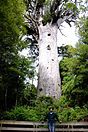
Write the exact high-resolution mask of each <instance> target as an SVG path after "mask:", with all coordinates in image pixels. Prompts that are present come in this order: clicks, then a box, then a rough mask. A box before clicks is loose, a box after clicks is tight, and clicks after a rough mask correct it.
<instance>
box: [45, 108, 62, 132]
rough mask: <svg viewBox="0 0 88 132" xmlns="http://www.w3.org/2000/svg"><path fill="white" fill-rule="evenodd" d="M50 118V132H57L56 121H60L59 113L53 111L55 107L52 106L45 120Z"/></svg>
mask: <svg viewBox="0 0 88 132" xmlns="http://www.w3.org/2000/svg"><path fill="white" fill-rule="evenodd" d="M46 119H48V129H49V132H55V121H56V120H57V121H58V122H59V119H58V116H57V114H56V113H55V112H54V111H53V108H52V107H51V108H50V109H49V112H48V114H47V115H46V117H45V119H44V121H45V120H46Z"/></svg>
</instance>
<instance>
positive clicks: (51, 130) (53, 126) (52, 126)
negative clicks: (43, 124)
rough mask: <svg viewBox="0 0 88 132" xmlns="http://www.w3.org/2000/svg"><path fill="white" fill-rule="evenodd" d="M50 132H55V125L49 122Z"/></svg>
mask: <svg viewBox="0 0 88 132" xmlns="http://www.w3.org/2000/svg"><path fill="white" fill-rule="evenodd" d="M48 128H49V132H55V123H53V122H48Z"/></svg>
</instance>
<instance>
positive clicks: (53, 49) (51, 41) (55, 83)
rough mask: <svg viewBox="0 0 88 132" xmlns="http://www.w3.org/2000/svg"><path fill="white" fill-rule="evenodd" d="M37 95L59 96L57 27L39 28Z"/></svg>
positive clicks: (41, 26) (48, 25) (49, 25)
mask: <svg viewBox="0 0 88 132" xmlns="http://www.w3.org/2000/svg"><path fill="white" fill-rule="evenodd" d="M38 95H39V96H42V95H46V96H50V97H54V98H60V96H61V82H60V73H59V62H58V53H57V26H56V25H51V24H49V23H47V25H45V26H43V25H42V24H41V25H40V26H39V80H38Z"/></svg>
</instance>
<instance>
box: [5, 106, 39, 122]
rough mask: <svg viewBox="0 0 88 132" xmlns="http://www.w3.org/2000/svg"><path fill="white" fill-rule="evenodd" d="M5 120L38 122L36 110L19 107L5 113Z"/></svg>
mask: <svg viewBox="0 0 88 132" xmlns="http://www.w3.org/2000/svg"><path fill="white" fill-rule="evenodd" d="M3 119H7V120H28V121H37V120H39V119H38V116H37V114H36V110H35V109H32V108H31V107H26V106H18V107H15V109H11V111H7V112H5V113H4V116H3Z"/></svg>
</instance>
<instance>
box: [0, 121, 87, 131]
mask: <svg viewBox="0 0 88 132" xmlns="http://www.w3.org/2000/svg"><path fill="white" fill-rule="evenodd" d="M3 131H11V132H12V131H14V132H15V131H16V132H18V131H20V132H22V131H25V132H48V128H47V123H41V122H29V121H12V120H11V121H7V120H6V121H0V132H3ZM56 132H88V122H70V123H61V124H59V123H56Z"/></svg>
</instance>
